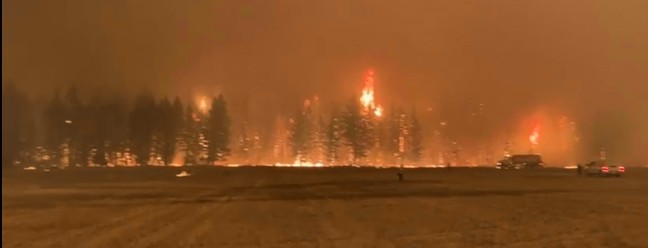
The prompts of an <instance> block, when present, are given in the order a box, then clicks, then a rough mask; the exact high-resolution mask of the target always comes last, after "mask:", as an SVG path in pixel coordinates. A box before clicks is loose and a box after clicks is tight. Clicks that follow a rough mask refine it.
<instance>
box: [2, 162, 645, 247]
mask: <svg viewBox="0 0 648 248" xmlns="http://www.w3.org/2000/svg"><path fill="white" fill-rule="evenodd" d="M182 170H188V171H189V172H190V173H191V176H189V177H182V178H179V177H175V175H176V174H177V173H179V172H180V171H182ZM405 173H406V174H405V176H406V181H405V182H398V181H397V180H396V171H395V170H392V169H369V168H363V169H360V168H310V169H307V168H303V169H296V168H269V167H266V168H264V167H254V168H213V167H212V168H206V167H195V168H144V167H143V168H87V169H71V170H65V171H51V172H42V171H9V172H5V173H3V177H2V246H3V247H65V248H68V247H70V248H75V247H79V248H81V247H83V248H87V247H156V248H157V247H345V248H346V247H399V248H400V247H589V248H591V247H648V170H641V169H635V170H633V169H632V168H630V169H629V170H628V174H627V175H626V176H624V177H622V178H579V177H577V176H576V173H575V171H573V170H564V169H543V170H519V171H500V170H494V169H468V168H452V169H451V170H448V169H410V170H406V172H405Z"/></svg>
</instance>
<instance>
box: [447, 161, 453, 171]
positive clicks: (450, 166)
mask: <svg viewBox="0 0 648 248" xmlns="http://www.w3.org/2000/svg"><path fill="white" fill-rule="evenodd" d="M446 168H448V170H450V169H451V168H452V165H450V162H448V166H446Z"/></svg>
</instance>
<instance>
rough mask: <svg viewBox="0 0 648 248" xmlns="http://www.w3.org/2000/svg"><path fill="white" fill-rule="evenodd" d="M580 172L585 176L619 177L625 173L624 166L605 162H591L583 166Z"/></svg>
mask: <svg viewBox="0 0 648 248" xmlns="http://www.w3.org/2000/svg"><path fill="white" fill-rule="evenodd" d="M582 173H583V175H585V176H600V177H609V176H615V177H620V176H621V175H623V174H624V173H625V166H622V165H614V164H607V163H605V162H592V163H589V164H586V165H585V166H583V171H582Z"/></svg>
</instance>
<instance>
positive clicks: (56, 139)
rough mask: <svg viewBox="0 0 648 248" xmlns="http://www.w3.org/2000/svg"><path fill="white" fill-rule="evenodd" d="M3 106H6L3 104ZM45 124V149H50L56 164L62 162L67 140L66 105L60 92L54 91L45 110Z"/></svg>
mask: <svg viewBox="0 0 648 248" xmlns="http://www.w3.org/2000/svg"><path fill="white" fill-rule="evenodd" d="M3 106H5V105H4V104H3ZM3 113H4V111H3ZM42 120H43V126H44V135H45V149H47V150H48V151H49V156H50V161H52V163H54V164H55V165H58V164H59V163H60V162H61V156H62V153H61V146H62V145H63V143H64V142H65V135H64V132H65V129H66V127H65V125H68V124H70V123H67V122H66V120H65V106H63V101H62V100H61V97H60V95H59V93H58V92H56V93H54V96H53V97H52V100H50V102H49V104H48V105H47V106H46V107H45V110H44V111H43V117H42Z"/></svg>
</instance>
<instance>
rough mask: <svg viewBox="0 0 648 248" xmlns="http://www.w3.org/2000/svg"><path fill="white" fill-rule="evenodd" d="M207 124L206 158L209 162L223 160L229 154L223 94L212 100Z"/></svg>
mask: <svg viewBox="0 0 648 248" xmlns="http://www.w3.org/2000/svg"><path fill="white" fill-rule="evenodd" d="M207 123H208V125H207V140H208V142H209V147H208V150H207V152H208V159H209V163H210V164H214V162H217V161H225V160H226V159H227V156H229V154H230V149H229V143H230V142H229V141H230V117H229V115H228V114H227V104H226V103H225V99H224V98H223V95H219V96H218V97H215V98H214V99H213V100H212V106H211V110H209V120H208V122H207Z"/></svg>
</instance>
